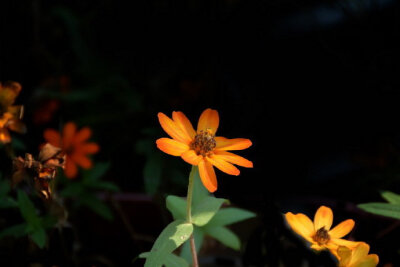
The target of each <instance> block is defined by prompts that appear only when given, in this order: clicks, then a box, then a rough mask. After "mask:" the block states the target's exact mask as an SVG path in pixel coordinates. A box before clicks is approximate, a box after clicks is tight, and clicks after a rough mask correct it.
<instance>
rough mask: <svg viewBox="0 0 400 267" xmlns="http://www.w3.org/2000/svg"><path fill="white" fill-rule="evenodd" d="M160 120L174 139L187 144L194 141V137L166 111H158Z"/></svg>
mask: <svg viewBox="0 0 400 267" xmlns="http://www.w3.org/2000/svg"><path fill="white" fill-rule="evenodd" d="M158 121H159V122H160V124H161V127H162V128H163V129H164V131H165V132H166V133H167V134H168V135H169V136H171V137H172V138H173V139H175V140H177V141H180V142H182V143H185V144H190V142H191V141H192V138H191V137H190V136H189V135H187V134H186V132H185V131H183V130H182V129H181V128H180V127H179V126H178V125H177V124H176V123H175V122H174V121H173V120H171V119H170V118H168V116H167V115H165V114H164V113H161V112H159V113H158Z"/></svg>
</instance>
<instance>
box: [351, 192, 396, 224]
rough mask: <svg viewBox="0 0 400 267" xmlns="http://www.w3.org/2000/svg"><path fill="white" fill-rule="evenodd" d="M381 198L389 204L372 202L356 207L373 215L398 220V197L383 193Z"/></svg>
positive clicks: (390, 193)
mask: <svg viewBox="0 0 400 267" xmlns="http://www.w3.org/2000/svg"><path fill="white" fill-rule="evenodd" d="M381 196H382V197H383V198H384V199H385V200H386V201H388V202H389V203H383V202H372V203H365V204H360V205H358V207H359V208H361V209H363V210H365V211H367V212H370V213H373V214H377V215H382V216H385V217H390V218H395V219H398V220H400V195H398V194H395V193H393V192H389V191H385V192H383V193H381Z"/></svg>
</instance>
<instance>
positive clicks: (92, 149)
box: [79, 143, 100, 154]
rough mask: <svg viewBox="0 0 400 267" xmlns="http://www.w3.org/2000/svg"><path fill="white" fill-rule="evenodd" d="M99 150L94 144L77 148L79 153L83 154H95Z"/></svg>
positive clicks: (86, 144)
mask: <svg viewBox="0 0 400 267" xmlns="http://www.w3.org/2000/svg"><path fill="white" fill-rule="evenodd" d="M99 150H100V147H99V145H98V144H96V143H85V144H82V145H81V146H80V147H79V151H81V152H82V153H83V154H95V153H97V152H98V151H99Z"/></svg>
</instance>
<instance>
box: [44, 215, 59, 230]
mask: <svg viewBox="0 0 400 267" xmlns="http://www.w3.org/2000/svg"><path fill="white" fill-rule="evenodd" d="M56 223H57V219H56V218H55V217H53V216H50V215H47V216H45V217H42V218H40V224H41V225H42V227H43V228H51V227H53V226H54V225H55V224H56Z"/></svg>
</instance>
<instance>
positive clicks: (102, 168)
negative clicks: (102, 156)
mask: <svg viewBox="0 0 400 267" xmlns="http://www.w3.org/2000/svg"><path fill="white" fill-rule="evenodd" d="M109 168H110V162H99V163H96V165H94V166H93V168H91V169H90V170H88V171H85V172H84V183H87V182H88V183H90V182H94V181H97V180H99V179H100V178H101V177H102V176H104V174H106V172H107V171H108V169H109Z"/></svg>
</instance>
